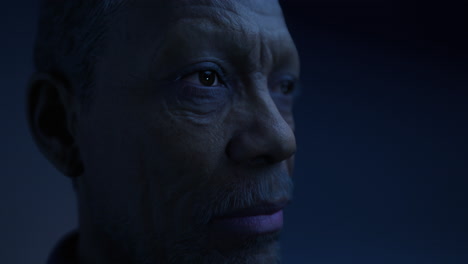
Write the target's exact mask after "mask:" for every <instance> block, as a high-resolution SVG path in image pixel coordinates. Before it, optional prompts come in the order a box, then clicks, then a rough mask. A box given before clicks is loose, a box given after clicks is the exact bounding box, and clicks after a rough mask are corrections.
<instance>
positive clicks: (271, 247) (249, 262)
mask: <svg viewBox="0 0 468 264" xmlns="http://www.w3.org/2000/svg"><path fill="white" fill-rule="evenodd" d="M208 241H209V240H208V238H207V236H206V235H200V234H196V235H187V236H185V237H184V238H182V239H178V240H177V241H171V243H169V244H168V245H167V246H166V247H165V248H164V249H162V250H159V251H156V250H154V251H150V250H149V249H148V248H146V249H145V250H143V251H140V252H138V253H137V255H136V260H135V262H134V263H139V264H281V256H280V244H279V234H274V235H265V236H261V237H255V238H252V239H248V240H246V241H245V243H243V244H242V245H241V246H240V247H236V248H235V249H220V248H216V247H213V245H210V244H209V242H208ZM143 247H144V246H143ZM149 251H150V252H149Z"/></svg>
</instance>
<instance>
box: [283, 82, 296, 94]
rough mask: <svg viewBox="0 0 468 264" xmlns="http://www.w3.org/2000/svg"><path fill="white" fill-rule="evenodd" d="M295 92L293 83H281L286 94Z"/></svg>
mask: <svg viewBox="0 0 468 264" xmlns="http://www.w3.org/2000/svg"><path fill="white" fill-rule="evenodd" d="M293 90H294V84H293V82H291V81H283V82H281V92H282V93H284V94H290V93H292V91H293Z"/></svg>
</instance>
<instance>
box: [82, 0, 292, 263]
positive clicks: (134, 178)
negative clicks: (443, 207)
mask: <svg viewBox="0 0 468 264" xmlns="http://www.w3.org/2000/svg"><path fill="white" fill-rule="evenodd" d="M110 24H111V27H110V29H109V32H108V39H107V40H106V44H105V45H106V46H105V52H104V54H103V56H101V57H99V60H98V63H97V65H96V76H97V77H96V80H95V87H96V88H95V90H94V94H93V101H92V106H91V108H90V110H89V112H87V113H86V114H85V115H84V116H82V117H81V119H80V120H79V123H78V127H79V134H78V136H77V142H78V144H79V147H80V154H81V157H82V159H83V163H84V175H83V176H82V177H81V178H80V184H79V186H80V188H79V189H78V192H79V202H80V224H81V225H82V226H83V228H84V230H86V229H87V230H88V231H91V232H92V235H89V236H95V237H96V239H97V240H99V241H104V242H109V243H110V244H112V245H116V246H117V247H120V249H121V250H122V251H121V255H122V256H126V257H128V258H129V260H131V261H132V262H133V263H140V262H141V263H153V262H151V261H154V262H156V263H158V262H157V261H161V263H276V262H277V260H276V259H277V250H278V248H277V247H278V242H277V239H278V232H279V230H280V228H281V225H282V211H278V210H280V209H281V207H282V206H283V205H284V204H283V202H286V201H288V200H289V199H291V191H292V181H291V173H292V165H293V164H292V163H293V161H292V159H293V154H294V152H295V150H296V143H295V138H294V134H293V129H294V123H293V116H292V100H293V96H292V89H293V88H294V84H295V81H296V80H297V78H298V77H299V76H298V75H299V60H298V55H297V52H296V49H295V46H294V44H293V41H292V40H291V37H290V35H289V33H288V31H287V28H286V26H285V24H284V21H283V18H282V14H281V10H280V7H279V5H278V3H276V2H275V1H214V0H213V1H151V0H137V1H132V2H131V3H130V4H129V5H128V6H126V7H125V8H123V9H122V10H121V11H119V12H118V13H117V14H116V15H115V17H114V19H113V20H112V21H111V22H110ZM265 203H271V204H272V205H273V207H274V206H277V207H274V208H273V207H271V208H266V209H265V208H263V209H258V208H257V209H255V210H253V211H250V212H249V213H247V216H245V215H244V216H243V217H240V216H239V215H236V218H232V217H231V218H224V219H223V218H221V217H220V216H223V215H226V214H228V213H231V212H233V211H235V210H238V209H242V208H248V207H255V206H258V205H264V204H265ZM270 206H271V205H270ZM261 210H264V211H262V212H261ZM265 210H266V211H265ZM267 211H268V212H267ZM255 214H263V216H253V215H255ZM268 215H269V216H268ZM110 241H111V242H110ZM117 255H118V254H117Z"/></svg>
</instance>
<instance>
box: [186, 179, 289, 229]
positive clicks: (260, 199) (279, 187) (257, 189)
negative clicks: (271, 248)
mask: <svg viewBox="0 0 468 264" xmlns="http://www.w3.org/2000/svg"><path fill="white" fill-rule="evenodd" d="M293 189H294V184H293V181H292V179H291V177H290V176H289V175H288V173H287V172H286V171H285V170H284V171H283V170H281V171H279V170H278V171H275V172H271V171H270V173H268V174H263V175H254V176H252V177H248V178H242V179H234V180H232V181H229V182H225V183H224V184H222V183H220V184H218V185H216V186H215V185H213V186H212V187H211V188H210V190H206V192H205V193H204V194H199V195H197V196H198V197H202V198H201V199H200V200H198V201H197V202H196V203H195V204H194V208H193V209H194V211H193V212H194V218H195V221H197V224H200V225H206V224H208V223H209V221H210V220H211V219H212V218H213V217H214V216H218V215H224V214H226V213H229V212H232V211H233V210H238V209H242V208H249V207H253V206H256V205H258V204H261V203H264V202H268V201H270V202H275V201H279V200H292V193H293Z"/></svg>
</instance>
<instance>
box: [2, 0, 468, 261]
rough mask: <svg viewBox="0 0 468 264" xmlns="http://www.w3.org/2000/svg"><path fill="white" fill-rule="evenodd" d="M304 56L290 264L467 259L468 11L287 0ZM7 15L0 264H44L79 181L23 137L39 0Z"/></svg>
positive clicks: (72, 214) (448, 5) (11, 6)
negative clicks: (74, 181)
mask: <svg viewBox="0 0 468 264" xmlns="http://www.w3.org/2000/svg"><path fill="white" fill-rule="evenodd" d="M282 4H283V6H284V12H285V16H286V19H287V21H288V24H289V28H290V31H291V34H292V35H293V38H294V39H295V40H296V45H297V47H298V49H299V52H300V54H301V58H302V77H303V80H302V84H303V90H302V94H301V96H300V97H299V100H298V104H297V107H296V122H297V141H298V144H299V149H298V153H297V164H296V172H295V176H294V177H295V183H296V188H295V196H294V201H293V202H292V204H291V205H290V207H289V208H287V209H286V215H285V230H284V233H283V237H282V248H283V259H284V262H285V263H286V264H289V263H318V264H348V263H360V264H367V263H369V264H371V263H372V264H373V263H380V264H385V263H403V264H406V263H408V264H409V263H425V264H426V263H440V264H462V263H468V192H467V187H468V179H467V178H468V177H467V176H468V162H467V156H468V155H467V147H468V144H467V143H468V142H467V135H468V133H467V132H468V110H467V108H468V107H467V105H466V104H467V99H468V41H467V39H468V37H467V36H468V20H467V17H468V12H467V8H465V7H464V6H463V4H461V3H458V2H455V1H444V2H439V3H438V4H432V3H430V2H427V1H426V2H422V1H418V2H416V1H406V2H403V1H391V0H372V1H371V0H355V1H351V0H349V1H345V0H315V1H313V0H310V1H297V0H296V1H291V0H284V1H282ZM1 7H2V8H0V22H1V23H0V29H1V32H0V36H1V41H0V58H1V60H2V63H1V70H0V76H1V80H2V86H3V87H2V90H1V97H0V98H1V101H0V107H1V111H0V115H1V119H0V120H1V121H2V125H1V127H0V128H1V129H0V140H1V151H0V155H1V159H0V160H1V167H0V175H1V178H0V209H1V210H0V212H1V215H0V228H1V229H0V231H1V233H0V237H1V238H0V263H12V264H16V263H18V264H19V263H45V260H46V257H47V255H48V254H49V252H50V250H51V248H52V247H53V245H54V244H55V243H56V241H57V240H58V239H59V238H60V237H61V236H62V235H63V234H64V233H65V232H67V231H69V230H71V229H73V228H74V227H76V224H77V213H76V204H75V198H74V193H73V191H72V188H71V184H70V182H69V181H68V179H66V178H65V177H63V176H61V175H60V174H59V173H58V172H57V171H56V170H55V169H54V168H53V167H52V166H51V165H50V164H49V163H48V162H47V161H46V159H45V158H44V157H43V156H42V155H41V154H40V153H39V151H38V150H37V148H36V147H35V145H34V143H33V142H32V140H31V138H30V136H29V132H28V129H27V125H26V121H25V113H24V109H25V108H24V104H23V102H24V96H25V87H26V83H27V79H28V77H29V74H30V73H31V72H32V70H33V69H32V63H31V62H32V59H31V57H32V43H33V40H34V34H35V29H36V28H35V21H36V19H37V14H36V8H37V3H36V1H32V0H28V1H17V2H13V1H8V2H6V1H5V2H3V3H2V5H1Z"/></svg>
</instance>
